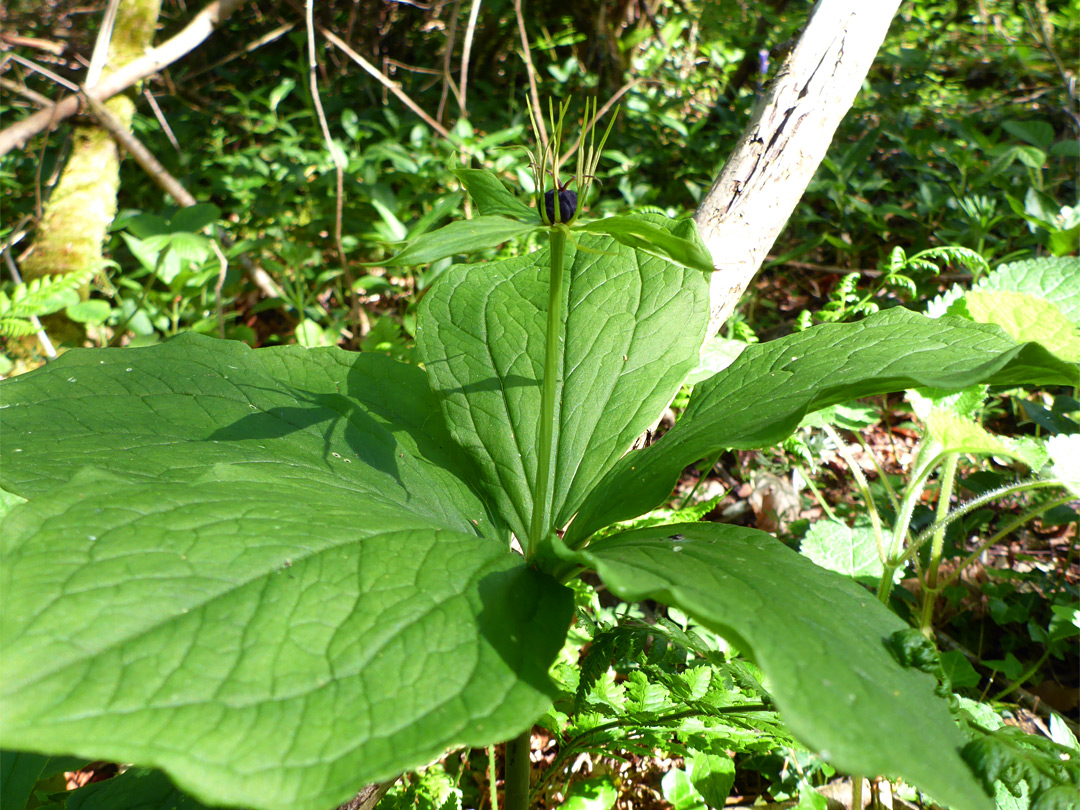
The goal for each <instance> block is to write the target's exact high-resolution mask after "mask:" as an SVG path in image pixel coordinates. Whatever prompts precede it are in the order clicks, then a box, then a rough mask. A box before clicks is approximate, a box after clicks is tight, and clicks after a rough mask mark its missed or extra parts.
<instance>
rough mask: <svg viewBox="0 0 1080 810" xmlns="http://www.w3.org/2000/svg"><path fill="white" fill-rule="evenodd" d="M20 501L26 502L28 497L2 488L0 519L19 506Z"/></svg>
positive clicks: (0, 490)
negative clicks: (22, 496)
mask: <svg viewBox="0 0 1080 810" xmlns="http://www.w3.org/2000/svg"><path fill="white" fill-rule="evenodd" d="M20 503H26V498H20V497H19V496H18V495H15V494H13V493H11V492H8V491H7V490H5V489H0V520H3V519H4V515H6V514H7V513H8V512H10V511H11V510H12V509H14V508H15V507H16V506H18V505H19V504H20Z"/></svg>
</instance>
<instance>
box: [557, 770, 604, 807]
mask: <svg viewBox="0 0 1080 810" xmlns="http://www.w3.org/2000/svg"><path fill="white" fill-rule="evenodd" d="M618 798H619V789H618V788H617V787H616V786H615V782H614V781H612V778H611V777H610V776H597V777H594V778H592V779H578V780H575V781H574V782H573V784H571V785H570V790H569V791H567V794H566V799H565V800H564V801H563V803H562V804H561V805H560V807H561V809H562V810H610V808H612V807H614V806H615V801H616V800H617V799H618Z"/></svg>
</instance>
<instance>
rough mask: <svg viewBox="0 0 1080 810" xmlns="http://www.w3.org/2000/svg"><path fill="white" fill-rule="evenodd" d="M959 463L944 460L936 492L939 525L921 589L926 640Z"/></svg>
mask: <svg viewBox="0 0 1080 810" xmlns="http://www.w3.org/2000/svg"><path fill="white" fill-rule="evenodd" d="M959 462H960V455H959V454H957V453H954V454H952V455H950V456H949V457H948V458H947V459H945V464H944V465H943V466H942V468H941V491H940V492H938V502H937V522H938V523H939V524H940V526H939V527H938V529H937V530H936V531H935V532H934V540H933V542H932V543H931V544H930V564H929V566H928V567H927V569H926V585H925V587H924V588H923V610H922V620H921V621H920V623H919V630H921V631H922V634H923V635H924V636H926V637H927V638H932V636H933V632H934V631H933V618H934V603H935V602H936V601H937V595H938V581H937V575H938V566H939V565H940V564H941V555H942V554H944V553H945V523H944V520H945V518H946V517H947V516H948V514H949V502H950V501H952V493H953V485H954V483H955V482H956V466H957V464H959Z"/></svg>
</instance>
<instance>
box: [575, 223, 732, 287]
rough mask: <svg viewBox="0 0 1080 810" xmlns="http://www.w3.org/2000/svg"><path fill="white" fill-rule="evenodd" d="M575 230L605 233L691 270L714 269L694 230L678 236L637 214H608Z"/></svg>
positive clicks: (707, 252)
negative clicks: (634, 215)
mask: <svg viewBox="0 0 1080 810" xmlns="http://www.w3.org/2000/svg"><path fill="white" fill-rule="evenodd" d="M575 230H582V231H588V232H589V233H602V234H607V235H608V236H612V237H614V238H615V239H616V240H617V241H618V242H619V243H620V244H623V245H626V246H627V247H631V248H634V249H635V250H639V251H642V252H644V253H648V254H649V255H650V256H657V257H658V258H661V259H665V260H666V261H669V262H674V263H675V264H678V265H680V266H682V267H687V268H689V269H691V270H700V271H701V272H702V273H712V272H713V270H714V269H715V268H714V266H713V260H712V256H710V255H709V251H708V249H707V248H706V247H705V245H704V244H703V243H702V242H701V240H700V239H698V238H696V237H697V233H696V231H695V232H694V236H693V237H691V236H690V235H689V232H687V233H686V234H685V235H680V234H678V233H673V232H672V231H670V230H668V229H665V228H664V227H662V226H661V225H658V224H654V223H653V222H650V221H649V220H648V219H646V218H644V217H640V216H636V217H608V218H607V219H600V220H597V221H595V222H590V223H588V224H587V225H582V226H580V227H579V228H576V229H575Z"/></svg>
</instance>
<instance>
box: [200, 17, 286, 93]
mask: <svg viewBox="0 0 1080 810" xmlns="http://www.w3.org/2000/svg"><path fill="white" fill-rule="evenodd" d="M294 28H296V23H285V24H284V25H279V26H278V27H277V28H275V29H274V30H273V31H271V32H270V33H268V34H263V35H262V36H261V37H258V38H257V39H253V40H252V41H251V42H249V43H248V44H247V45H245V46H244V47H243V48H239V49H237V50H235V51H233V52H232V53H230V54H229V55H228V56H226V57H224V58H222V59H219V60H218V61H216V62H213V63H211V64H209V65H207V66H206V67H204V68H199V69H198V70H196V71H194V72H193V73H188V74H187V80H188V81H191V80H192V79H194V78H196V77H197V76H202V75H203V74H204V73H209V72H210V71H211V70H215V69H216V68H219V67H221V66H222V65H227V64H228V63H229V62H231V61H232V60H234V59H239V58H240V57H241V56H244V55H246V54H249V53H252V52H253V51H256V50H258V49H259V48H261V47H262V46H263V45H268V44H270V43H271V42H273V41H274V40H275V39H280V38H281V37H283V36H285V35H286V34H287V33H289V32H290V31H292V30H293V29H294Z"/></svg>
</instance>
